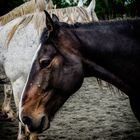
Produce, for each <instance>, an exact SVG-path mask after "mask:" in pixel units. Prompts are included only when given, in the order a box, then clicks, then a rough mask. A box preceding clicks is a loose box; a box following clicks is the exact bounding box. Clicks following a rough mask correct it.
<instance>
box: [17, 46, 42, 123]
mask: <svg viewBox="0 0 140 140" xmlns="http://www.w3.org/2000/svg"><path fill="white" fill-rule="evenodd" d="M40 49H41V44H39V47H38V49H37V50H36V52H35V54H34V57H33V59H32V63H31V67H30V72H31V69H32V66H33V63H34V61H35V60H36V58H37V55H38V52H39V50H40ZM30 72H29V73H28V76H27V80H26V83H25V85H24V88H23V91H22V94H21V97H20V102H19V120H20V121H21V123H22V124H24V123H23V122H22V118H21V114H22V110H23V108H22V98H23V94H24V91H25V88H26V85H27V82H28V80H29V75H30Z"/></svg>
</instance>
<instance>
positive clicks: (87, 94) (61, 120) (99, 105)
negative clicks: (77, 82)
mask: <svg viewBox="0 0 140 140" xmlns="http://www.w3.org/2000/svg"><path fill="white" fill-rule="evenodd" d="M2 97H3V94H0V104H2V100H3V98H2ZM17 125H18V121H15V122H8V121H4V120H0V140H16V136H17V129H18V128H17ZM40 140H140V123H139V122H138V121H137V120H136V118H135V117H134V115H133V113H132V111H131V108H130V105H129V100H128V97H127V96H126V95H124V94H121V93H118V91H116V92H115V93H111V92H110V91H109V90H108V88H107V87H106V85H104V86H103V89H100V88H99V86H98V85H97V82H96V81H95V79H94V78H89V79H86V80H85V82H84V84H83V86H82V88H81V89H80V90H79V91H78V92H77V93H75V94H74V95H73V96H72V97H71V98H70V99H69V100H68V101H67V102H66V103H65V105H64V106H63V107H62V108H61V110H60V111H59V112H58V113H57V114H56V116H55V118H54V120H53V122H52V123H51V127H50V129H49V130H47V131H46V132H44V133H43V134H41V135H40Z"/></svg>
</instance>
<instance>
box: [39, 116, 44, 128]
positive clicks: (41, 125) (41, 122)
mask: <svg viewBox="0 0 140 140" xmlns="http://www.w3.org/2000/svg"><path fill="white" fill-rule="evenodd" d="M44 123H45V116H43V117H42V118H41V121H40V127H43V125H44Z"/></svg>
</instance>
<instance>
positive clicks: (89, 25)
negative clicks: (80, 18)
mask: <svg viewBox="0 0 140 140" xmlns="http://www.w3.org/2000/svg"><path fill="white" fill-rule="evenodd" d="M56 24H57V23H56ZM123 24H125V25H131V24H140V18H128V19H121V20H120V19H119V20H116V19H113V20H103V21H98V22H87V23H81V22H76V23H74V24H67V23H66V22H59V26H61V27H62V28H68V29H78V28H81V29H82V28H84V29H85V28H86V29H90V28H92V29H93V28H97V27H98V26H101V25H111V26H112V27H113V26H114V25H123Z"/></svg>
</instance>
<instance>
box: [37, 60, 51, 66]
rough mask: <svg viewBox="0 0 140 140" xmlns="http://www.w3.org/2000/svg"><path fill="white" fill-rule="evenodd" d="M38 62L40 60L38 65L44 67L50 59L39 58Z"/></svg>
mask: <svg viewBox="0 0 140 140" xmlns="http://www.w3.org/2000/svg"><path fill="white" fill-rule="evenodd" d="M39 62H40V67H41V68H45V67H47V66H48V65H49V64H50V62H51V60H50V59H40V61H39Z"/></svg>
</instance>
